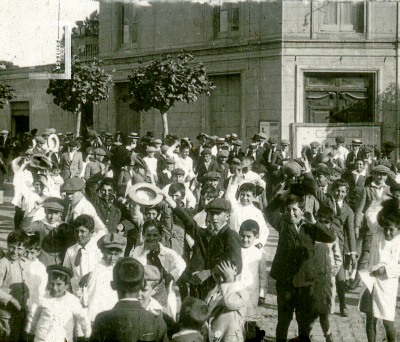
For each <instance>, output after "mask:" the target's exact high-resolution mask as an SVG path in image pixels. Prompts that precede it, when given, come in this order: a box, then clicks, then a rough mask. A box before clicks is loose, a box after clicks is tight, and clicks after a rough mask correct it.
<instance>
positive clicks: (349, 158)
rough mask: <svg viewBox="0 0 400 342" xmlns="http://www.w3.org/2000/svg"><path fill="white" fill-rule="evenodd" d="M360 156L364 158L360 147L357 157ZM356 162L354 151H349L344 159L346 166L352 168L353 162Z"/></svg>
mask: <svg viewBox="0 0 400 342" xmlns="http://www.w3.org/2000/svg"><path fill="white" fill-rule="evenodd" d="M358 157H361V158H364V153H363V151H362V149H360V150H359V151H358V153H357V158H358ZM355 162H356V154H355V152H354V151H350V152H349V154H348V155H347V159H346V167H347V168H348V169H349V170H353V167H354V164H355Z"/></svg>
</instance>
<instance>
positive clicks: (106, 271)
mask: <svg viewBox="0 0 400 342" xmlns="http://www.w3.org/2000/svg"><path fill="white" fill-rule="evenodd" d="M97 246H98V247H99V249H100V250H101V252H102V253H103V258H102V259H101V260H100V263H99V264H98V265H96V266H95V267H94V269H93V271H92V272H91V273H90V276H89V279H88V285H87V303H84V306H87V307H88V316H89V319H90V321H91V322H92V323H93V322H94V320H95V318H96V316H97V314H99V313H100V312H103V311H107V310H111V309H112V308H113V307H114V305H115V304H116V303H117V302H118V295H117V291H115V290H114V289H112V288H111V281H112V272H113V268H114V265H115V264H116V262H117V261H118V259H120V258H122V257H123V255H124V251H125V247H126V238H124V237H123V236H121V235H119V234H116V233H108V234H107V235H104V236H103V237H102V238H101V239H100V240H99V241H98V242H97Z"/></svg>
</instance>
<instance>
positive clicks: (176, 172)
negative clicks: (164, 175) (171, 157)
mask: <svg viewBox="0 0 400 342" xmlns="http://www.w3.org/2000/svg"><path fill="white" fill-rule="evenodd" d="M171 174H173V175H182V176H184V175H185V171H184V170H182V169H181V168H179V167H178V168H177V169H173V170H172V171H171Z"/></svg>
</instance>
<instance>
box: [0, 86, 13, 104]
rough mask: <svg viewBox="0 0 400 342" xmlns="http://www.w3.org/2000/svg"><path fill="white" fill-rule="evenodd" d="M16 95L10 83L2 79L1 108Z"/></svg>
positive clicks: (0, 91)
mask: <svg viewBox="0 0 400 342" xmlns="http://www.w3.org/2000/svg"><path fill="white" fill-rule="evenodd" d="M13 97H14V89H13V87H11V86H10V85H9V84H8V83H5V82H2V81H0V109H1V108H3V107H4V105H5V104H6V103H7V101H9V100H11V99H12V98H13Z"/></svg>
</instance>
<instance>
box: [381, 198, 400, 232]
mask: <svg viewBox="0 0 400 342" xmlns="http://www.w3.org/2000/svg"><path fill="white" fill-rule="evenodd" d="M382 207H383V208H382V210H381V211H380V212H379V214H378V223H379V225H380V226H381V227H383V228H385V226H388V225H389V224H393V225H395V226H396V227H397V229H400V208H399V201H398V200H397V199H389V200H386V201H384V202H383V203H382Z"/></svg>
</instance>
